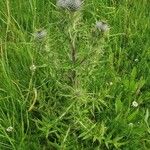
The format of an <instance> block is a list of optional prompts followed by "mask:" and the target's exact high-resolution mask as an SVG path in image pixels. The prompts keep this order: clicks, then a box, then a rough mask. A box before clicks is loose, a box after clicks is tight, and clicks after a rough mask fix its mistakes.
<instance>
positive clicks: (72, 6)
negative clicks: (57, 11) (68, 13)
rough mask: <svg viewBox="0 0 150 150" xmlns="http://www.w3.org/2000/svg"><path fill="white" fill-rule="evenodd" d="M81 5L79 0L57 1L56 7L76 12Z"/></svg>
mask: <svg viewBox="0 0 150 150" xmlns="http://www.w3.org/2000/svg"><path fill="white" fill-rule="evenodd" d="M81 5H82V2H81V0H58V1H57V6H58V7H62V8H65V9H68V10H72V11H76V10H78V9H79V8H80V7H81Z"/></svg>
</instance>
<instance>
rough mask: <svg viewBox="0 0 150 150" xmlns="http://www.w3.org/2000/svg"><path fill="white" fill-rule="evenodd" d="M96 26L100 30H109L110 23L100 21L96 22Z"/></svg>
mask: <svg viewBox="0 0 150 150" xmlns="http://www.w3.org/2000/svg"><path fill="white" fill-rule="evenodd" d="M95 27H96V28H97V29H98V30H100V31H102V32H107V31H109V26H108V24H107V23H106V22H105V21H98V22H96V25H95Z"/></svg>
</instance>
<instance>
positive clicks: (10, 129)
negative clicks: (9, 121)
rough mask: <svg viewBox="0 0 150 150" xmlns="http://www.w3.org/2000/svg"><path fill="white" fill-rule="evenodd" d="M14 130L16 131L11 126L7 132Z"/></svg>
mask: <svg viewBox="0 0 150 150" xmlns="http://www.w3.org/2000/svg"><path fill="white" fill-rule="evenodd" d="M13 130H14V128H13V127H12V126H10V127H8V128H7V129H6V131H7V132H12V131H13Z"/></svg>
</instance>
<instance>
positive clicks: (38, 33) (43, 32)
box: [33, 30, 47, 40]
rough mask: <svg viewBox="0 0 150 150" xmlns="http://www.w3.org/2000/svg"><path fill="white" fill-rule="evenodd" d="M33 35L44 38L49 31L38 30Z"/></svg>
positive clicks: (40, 38)
mask: <svg viewBox="0 0 150 150" xmlns="http://www.w3.org/2000/svg"><path fill="white" fill-rule="evenodd" d="M33 35H34V38H35V39H37V40H42V39H44V38H45V37H46V35H47V31H46V30H38V31H36V32H35V33H34V34H33Z"/></svg>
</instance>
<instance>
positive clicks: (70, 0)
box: [57, 0, 82, 86]
mask: <svg viewBox="0 0 150 150" xmlns="http://www.w3.org/2000/svg"><path fill="white" fill-rule="evenodd" d="M81 5H82V2H81V0H58V1H57V6H58V7H61V8H63V9H67V10H69V11H68V12H67V15H68V18H69V21H68V26H67V36H68V39H69V44H70V58H71V62H72V69H71V72H70V74H71V76H70V80H71V83H72V86H76V83H77V80H76V70H75V65H76V57H77V49H76V36H77V25H78V23H79V21H80V13H78V12H79V11H78V10H79V9H80V8H81Z"/></svg>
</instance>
